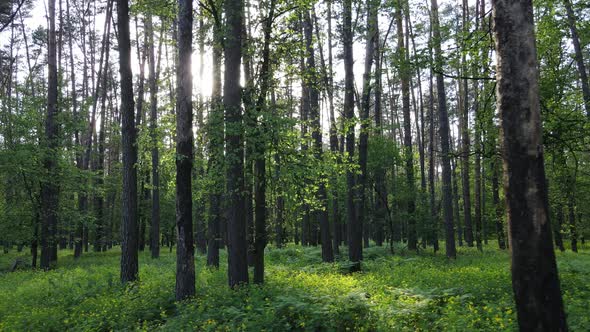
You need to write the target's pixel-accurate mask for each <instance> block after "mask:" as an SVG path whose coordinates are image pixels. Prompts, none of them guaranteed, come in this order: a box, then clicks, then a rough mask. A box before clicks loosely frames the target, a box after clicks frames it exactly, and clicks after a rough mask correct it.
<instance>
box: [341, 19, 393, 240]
mask: <svg viewBox="0 0 590 332" xmlns="http://www.w3.org/2000/svg"><path fill="white" fill-rule="evenodd" d="M375 20H376V27H377V28H376V29H375V38H374V42H375V108H374V117H375V135H376V136H378V137H379V138H380V139H383V124H382V118H383V111H382V108H381V99H382V98H381V97H382V91H383V84H382V79H381V76H382V68H383V64H382V51H381V41H380V38H379V28H378V27H379V22H378V15H377V17H375ZM334 129H335V128H334ZM336 143H338V140H336ZM374 182H375V205H374V209H375V211H374V214H373V215H374V219H373V230H374V237H375V242H376V244H377V246H382V245H383V241H384V240H385V236H384V235H385V223H386V216H387V215H388V211H387V209H388V207H387V205H388V203H387V183H386V176H385V168H384V167H382V166H378V168H377V169H376V170H375V180H374Z"/></svg>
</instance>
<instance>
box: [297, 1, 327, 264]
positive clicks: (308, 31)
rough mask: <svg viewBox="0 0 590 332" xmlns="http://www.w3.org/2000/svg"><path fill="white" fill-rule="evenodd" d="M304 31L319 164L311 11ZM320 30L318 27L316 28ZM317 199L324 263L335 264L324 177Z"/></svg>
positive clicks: (314, 151) (320, 127) (318, 115)
mask: <svg viewBox="0 0 590 332" xmlns="http://www.w3.org/2000/svg"><path fill="white" fill-rule="evenodd" d="M303 15H304V22H303V23H304V24H303V30H304V34H305V48H306V54H307V65H306V72H305V74H306V78H305V79H306V80H307V82H308V87H309V99H310V106H311V107H310V114H309V117H310V129H311V136H312V140H313V147H312V150H313V155H314V157H315V159H316V160H317V162H318V163H321V162H322V159H323V156H322V155H323V152H322V126H321V123H320V102H319V91H318V90H319V84H320V80H319V77H318V70H317V68H316V64H315V50H314V48H313V28H314V27H313V22H312V20H311V15H310V13H309V10H305V13H304V14H303ZM315 28H316V29H317V28H318V27H317V26H316V27H315ZM317 181H318V182H317V183H316V185H317V188H318V189H317V192H316V193H315V194H316V198H317V200H318V201H319V202H320V208H319V210H317V211H315V216H316V219H317V223H318V224H319V226H320V236H321V242H322V243H321V245H322V261H324V262H333V261H334V251H333V250H332V239H331V238H330V221H329V219H328V201H327V193H326V184H325V182H324V179H323V176H321V177H320V178H318V179H317Z"/></svg>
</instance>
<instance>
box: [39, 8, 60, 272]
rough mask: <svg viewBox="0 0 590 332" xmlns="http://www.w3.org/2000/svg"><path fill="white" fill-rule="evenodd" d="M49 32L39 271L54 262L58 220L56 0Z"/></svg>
mask: <svg viewBox="0 0 590 332" xmlns="http://www.w3.org/2000/svg"><path fill="white" fill-rule="evenodd" d="M48 15H49V29H48V48H47V68H48V69H47V70H48V74H47V75H48V77H47V115H46V118H45V141H44V146H43V148H44V149H43V152H44V156H43V168H44V169H45V172H46V174H45V178H44V179H43V181H42V182H41V212H42V215H43V219H42V224H41V268H42V269H45V270H48V269H49V267H50V265H51V263H52V262H53V261H57V257H54V255H53V254H52V252H53V251H54V248H57V238H56V235H57V218H58V213H57V212H58V204H59V183H58V179H59V176H58V149H59V137H58V135H59V123H58V119H57V117H58V105H57V87H58V86H57V85H58V82H57V80H58V78H57V63H56V61H57V56H56V38H55V0H49V2H48Z"/></svg>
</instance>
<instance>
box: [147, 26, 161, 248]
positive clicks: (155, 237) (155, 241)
mask: <svg viewBox="0 0 590 332" xmlns="http://www.w3.org/2000/svg"><path fill="white" fill-rule="evenodd" d="M145 28H146V34H147V38H148V70H149V74H148V81H149V87H150V138H151V142H150V143H151V145H152V148H151V155H152V218H151V225H150V251H151V254H152V258H158V257H160V241H159V239H160V170H159V165H160V156H159V151H158V133H157V128H158V84H157V82H156V76H157V74H156V59H155V54H154V27H153V23H152V16H151V15H148V17H147V18H146V25H145Z"/></svg>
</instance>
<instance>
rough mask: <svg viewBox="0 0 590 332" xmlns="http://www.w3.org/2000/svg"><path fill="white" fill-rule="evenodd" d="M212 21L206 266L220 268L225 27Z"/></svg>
mask: <svg viewBox="0 0 590 332" xmlns="http://www.w3.org/2000/svg"><path fill="white" fill-rule="evenodd" d="M213 19H214V22H213V41H214V43H213V66H212V70H213V84H212V85H213V89H212V92H211V109H210V112H209V117H208V123H207V131H208V132H207V134H208V138H209V145H208V149H209V160H208V165H207V172H208V174H209V176H210V177H212V179H213V180H212V182H213V184H212V186H211V192H210V193H209V220H208V222H207V225H208V226H207V229H208V234H207V237H208V242H207V266H213V267H216V268H218V267H219V247H220V242H221V229H220V227H221V219H222V215H221V201H222V199H221V196H222V194H223V133H224V126H223V104H222V99H221V60H222V59H221V57H222V52H223V47H222V40H223V27H222V25H221V24H222V23H221V21H220V20H221V18H220V17H219V14H217V15H216V16H215V17H214V18H213Z"/></svg>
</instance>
